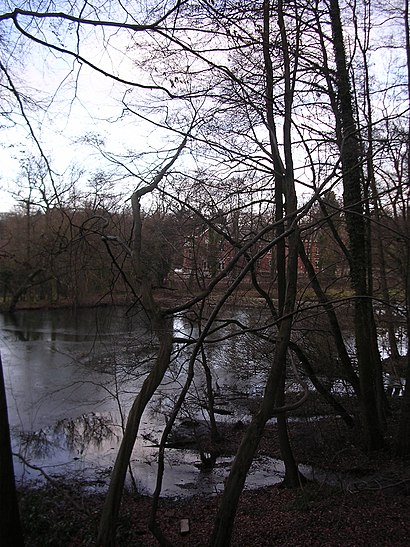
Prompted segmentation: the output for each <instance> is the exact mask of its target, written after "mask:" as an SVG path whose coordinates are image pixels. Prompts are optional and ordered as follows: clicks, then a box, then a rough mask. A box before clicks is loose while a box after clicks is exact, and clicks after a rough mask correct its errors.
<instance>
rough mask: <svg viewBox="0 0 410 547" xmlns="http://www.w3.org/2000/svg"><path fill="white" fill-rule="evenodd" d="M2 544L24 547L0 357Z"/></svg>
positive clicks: (0, 516)
mask: <svg viewBox="0 0 410 547" xmlns="http://www.w3.org/2000/svg"><path fill="white" fill-rule="evenodd" d="M0 470H1V471H0V500H1V501H0V543H1V545H3V546H4V547H20V546H23V545H24V540H23V532H22V528H21V522H20V514H19V507H18V501H17V493H16V483H15V478H14V468H13V456H12V451H11V441H10V427H9V419H8V412H7V399H6V388H5V385H4V375H3V365H2V361H1V356H0Z"/></svg>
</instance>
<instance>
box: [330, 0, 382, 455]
mask: <svg viewBox="0 0 410 547" xmlns="http://www.w3.org/2000/svg"><path fill="white" fill-rule="evenodd" d="M330 18H331V25H332V34H333V47H334V51H335V62H336V75H337V80H336V85H337V92H338V99H339V112H338V114H337V115H338V116H339V120H340V126H341V131H342V141H341V143H340V145H341V146H340V155H341V161H342V171H343V200H344V207H345V216H346V224H347V232H348V236H349V251H350V255H351V262H350V275H351V284H352V288H353V290H354V293H355V297H356V298H355V303H354V306H355V307H354V327H355V337H356V349H357V360H358V368H359V380H360V393H361V404H362V419H363V435H364V443H365V446H366V447H367V449H368V450H375V449H378V448H381V447H382V446H383V444H384V440H383V433H382V425H381V416H380V413H381V408H382V406H383V403H382V401H381V400H380V385H379V384H380V378H381V363H380V355H379V352H378V347H377V333H376V329H375V322H374V315H373V307H372V302H371V298H370V297H369V294H368V287H367V269H366V264H367V260H366V257H367V252H368V249H367V247H366V231H365V222H364V211H363V202H362V190H361V169H360V149H359V145H358V139H357V127H356V124H355V120H354V115H353V106H352V104H353V103H352V96H351V90H350V82H349V75H348V71H347V61H346V54H345V48H344V43H343V30H342V24H341V18H340V9H339V3H338V0H330Z"/></svg>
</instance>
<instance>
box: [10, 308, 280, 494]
mask: <svg viewBox="0 0 410 547" xmlns="http://www.w3.org/2000/svg"><path fill="white" fill-rule="evenodd" d="M238 313H239V312H238ZM241 313H246V312H241ZM242 319H246V318H242ZM174 331H175V334H176V335H178V336H188V335H190V334H191V326H190V325H189V324H188V323H185V322H184V320H182V318H175V319H174ZM0 344H1V356H2V361H3V367H4V376H5V382H6V389H7V399H8V409H9V421H10V426H11V431H12V441H13V451H14V452H15V453H16V454H19V455H20V457H17V456H16V457H15V470H16V476H17V478H18V480H20V481H24V480H28V481H30V480H36V479H39V478H41V477H42V474H41V472H40V471H39V470H38V469H33V467H35V468H37V467H40V468H41V469H42V470H43V471H44V472H45V473H47V474H48V475H62V476H69V475H70V474H73V475H75V476H76V478H82V480H84V481H86V482H87V483H88V484H92V485H94V486H95V487H97V486H101V487H102V488H104V487H105V486H106V483H107V480H108V476H109V471H110V468H111V466H112V464H113V461H114V457H115V454H116V451H117V448H118V443H119V441H120V439H121V436H122V424H123V423H124V422H123V420H124V417H126V415H127V411H128V409H129V408H130V405H131V403H132V401H133V399H134V397H135V395H136V394H137V393H138V390H139V387H140V386H141V383H142V381H143V380H144V378H145V376H146V374H147V372H148V371H149V368H150V363H151V358H152V356H153V355H155V349H156V347H155V344H156V341H155V339H153V338H152V337H151V334H150V331H149V328H148V324H147V322H146V320H145V319H144V316H143V315H141V314H138V315H137V314H133V313H129V312H128V313H126V310H125V309H124V308H121V307H112V308H96V309H81V310H77V311H76V312H73V311H71V310H41V311H37V310H36V311H20V312H17V313H15V314H14V315H0ZM238 352H241V359H240V360H238ZM244 357H245V359H244ZM209 359H210V362H211V363H212V364H213V372H214V375H215V379H217V386H218V388H224V389H225V393H226V389H227V390H228V392H227V393H228V394H229V390H231V392H232V393H235V394H238V393H242V394H246V395H249V394H255V393H256V392H258V390H260V389H261V386H262V383H263V377H264V373H263V371H262V372H261V371H259V370H257V368H256V363H254V362H253V358H252V348H251V347H248V346H247V345H246V344H244V345H242V346H241V344H239V345H238V344H237V343H235V342H234V341H232V340H227V341H226V342H225V343H224V344H223V345H222V346H221V345H220V344H219V345H218V346H215V347H213V348H210V349H209ZM185 360H186V355H185V356H184V353H183V352H182V353H181V354H179V355H178V357H177V359H175V361H174V363H173V364H172V366H171V368H170V371H169V373H168V374H167V376H166V377H165V379H164V381H163V383H162V385H161V388H160V390H159V391H158V394H157V396H156V397H155V398H154V399H153V401H152V403H151V404H150V406H149V408H148V409H147V411H146V413H145V414H144V417H143V421H142V424H141V430H140V435H139V437H138V441H137V443H136V447H135V450H134V454H133V460H132V468H133V472H134V478H135V481H136V483H137V485H138V488H139V489H140V491H141V492H143V493H150V492H151V491H152V490H153V487H154V481H155V477H156V452H157V450H156V447H155V442H156V441H158V439H159V438H160V434H161V431H162V429H163V427H164V425H165V416H166V413H167V411H169V409H170V406H171V403H172V401H173V399H174V398H175V397H176V395H177V394H178V392H179V389H180V386H181V383H182V382H183V380H184V364H185ZM238 362H239V363H244V362H245V363H246V370H245V371H244V370H243V369H241V371H240V373H239V371H238V369H237V368H235V367H236V365H235V363H238ZM203 393H204V381H203V378H202V377H201V374H199V375H198V380H197V383H196V384H195V386H194V387H193V394H192V396H194V395H195V396H199V397H200V396H201V394H202V395H203ZM232 400H233V401H236V402H235V403H232V404H233V405H234V406H231V407H230V410H231V411H232V413H233V417H232V419H235V420H241V419H243V420H244V419H246V417H247V414H248V411H247V409H246V408H244V407H243V408H242V407H241V405H240V403H239V402H238V397H232ZM197 408H199V407H197ZM196 412H197V413H198V410H197V411H196ZM200 414H203V413H202V412H200ZM191 416H192V415H191ZM225 416H226V415H225ZM195 417H196V418H197V417H198V415H196V416H195ZM200 418H202V419H204V418H206V417H205V415H202V416H200ZM199 461H200V459H199V454H198V452H197V451H195V450H183V451H182V450H172V449H170V450H168V451H167V470H166V474H165V481H164V488H163V494H164V495H169V496H176V495H184V494H187V493H189V494H192V493H194V492H198V491H200V492H206V493H213V492H216V491H218V490H220V489H221V488H222V485H223V480H224V478H225V476H226V474H227V472H228V470H229V466H230V459H229V458H221V459H220V460H218V464H217V465H216V467H215V469H214V470H213V471H212V473H207V474H204V473H201V472H200V470H199V469H198V468H197V467H196V464H198V463H199ZM273 464H274V465H275V466H276V468H277V475H275V473H273V474H272V465H273ZM281 472H282V466H281V464H280V463H279V462H276V463H275V462H272V461H259V462H257V463H256V464H255V466H254V468H253V469H252V470H251V473H250V479H249V485H250V486H259V485H262V484H267V481H268V482H271V483H272V482H277V481H278V480H280V478H281ZM268 477H270V478H268Z"/></svg>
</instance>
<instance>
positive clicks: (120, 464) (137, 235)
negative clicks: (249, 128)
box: [97, 137, 187, 546]
mask: <svg viewBox="0 0 410 547" xmlns="http://www.w3.org/2000/svg"><path fill="white" fill-rule="evenodd" d="M186 141H187V137H185V138H184V139H183V141H182V143H181V144H180V146H179V147H178V148H177V150H176V152H175V154H174V156H173V157H172V158H171V160H170V161H169V162H168V163H167V164H166V165H165V166H164V167H163V168H162V169H161V171H160V172H159V173H158V174H157V175H156V176H155V177H154V179H153V181H152V182H151V183H150V184H148V185H147V186H145V187H143V188H140V189H138V190H136V191H135V192H134V193H133V195H132V198H131V205H132V213H133V239H132V248H131V249H129V251H130V254H131V258H132V265H133V268H134V275H135V280H136V282H137V284H139V287H140V301H141V303H142V305H143V307H144V311H145V313H146V314H147V316H148V318H149V319H150V322H151V328H152V331H153V333H154V334H155V335H156V336H157V338H158V340H159V350H158V354H157V358H156V360H155V363H154V365H153V367H152V369H151V371H150V373H149V374H148V376H147V378H146V379H145V380H144V383H143V384H142V387H141V390H140V392H139V394H138V396H137V398H136V399H135V401H134V403H133V405H132V407H131V410H130V412H129V415H128V419H127V423H126V426H125V430H124V435H123V439H122V441H121V445H120V449H119V451H118V454H117V457H116V460H115V464H114V467H113V470H112V473H111V480H110V485H109V488H108V493H107V496H106V498H105V502H104V507H103V510H102V514H101V519H100V525H99V529H98V537H97V545H101V546H113V545H115V544H116V541H115V536H116V526H117V520H118V513H119V509H120V504H121V499H122V493H123V489H124V483H125V478H126V474H127V469H128V465H129V462H130V458H131V454H132V450H133V448H134V444H135V440H136V438H137V435H138V430H139V425H140V421H141V418H142V414H143V412H144V410H145V408H146V406H147V405H148V403H149V401H150V400H151V398H152V397H153V395H154V394H155V392H156V390H157V388H158V386H159V385H160V383H161V381H162V379H163V377H164V375H165V372H166V371H167V369H168V366H169V363H170V359H171V352H172V346H173V328H172V319H170V318H168V317H166V316H165V315H164V314H163V313H162V311H161V309H160V308H159V306H158V304H157V303H156V301H155V299H154V296H153V290H152V283H151V280H150V278H149V277H148V276H147V275H146V272H145V271H144V268H143V265H142V261H141V242H142V220H141V198H142V196H144V195H145V194H147V193H149V192H152V191H153V190H155V189H156V188H157V187H158V184H159V183H160V182H161V180H162V179H163V177H164V176H165V174H166V173H167V171H168V170H169V169H170V168H171V166H172V165H173V164H174V162H175V161H176V160H177V158H178V156H179V154H180V153H181V151H182V150H183V148H184V147H185V144H186Z"/></svg>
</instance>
